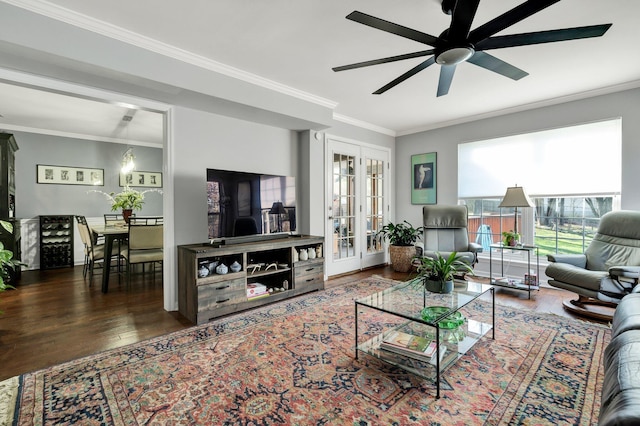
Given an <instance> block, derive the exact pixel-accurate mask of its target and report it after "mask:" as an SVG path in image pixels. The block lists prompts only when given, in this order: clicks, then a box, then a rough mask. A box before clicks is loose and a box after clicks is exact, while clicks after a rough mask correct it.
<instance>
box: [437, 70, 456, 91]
mask: <svg viewBox="0 0 640 426" xmlns="http://www.w3.org/2000/svg"><path fill="white" fill-rule="evenodd" d="M455 72H456V66H455V65H443V66H441V67H440V80H439V81H438V97H440V96H444V95H446V94H447V93H449V87H451V81H452V80H453V74H455Z"/></svg>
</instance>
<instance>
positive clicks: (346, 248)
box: [332, 154, 356, 259]
mask: <svg viewBox="0 0 640 426" xmlns="http://www.w3.org/2000/svg"><path fill="white" fill-rule="evenodd" d="M355 164H356V162H355V157H354V156H351V155H344V154H334V155H333V168H332V169H333V206H332V209H333V224H334V235H333V238H334V244H333V258H334V259H344V258H348V257H353V256H355V238H356V235H355V233H354V232H355V219H356V198H355V195H356V194H355V187H356V186H355V185H356V177H355Z"/></svg>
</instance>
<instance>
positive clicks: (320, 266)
mask: <svg viewBox="0 0 640 426" xmlns="http://www.w3.org/2000/svg"><path fill="white" fill-rule="evenodd" d="M317 274H320V275H324V263H323V262H322V259H320V260H319V261H308V262H298V263H296V264H295V277H296V280H297V279H298V278H299V277H304V276H305V275H317Z"/></svg>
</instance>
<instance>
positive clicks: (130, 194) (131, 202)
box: [89, 186, 162, 211]
mask: <svg viewBox="0 0 640 426" xmlns="http://www.w3.org/2000/svg"><path fill="white" fill-rule="evenodd" d="M89 192H97V193H99V194H102V195H104V196H105V197H106V198H107V200H108V201H109V203H111V210H112V211H117V210H142V205H143V204H144V196H145V194H147V193H149V192H157V193H158V194H162V191H161V190H159V189H147V190H145V191H138V190H137V189H133V188H131V187H130V186H125V187H124V189H123V190H122V191H120V192H118V193H117V194H116V193H114V192H110V193H108V194H107V193H106V192H103V191H98V190H92V191H89Z"/></svg>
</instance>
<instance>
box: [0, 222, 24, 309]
mask: <svg viewBox="0 0 640 426" xmlns="http://www.w3.org/2000/svg"><path fill="white" fill-rule="evenodd" d="M0 227H1V228H2V229H4V231H2V229H0V232H5V231H6V232H9V233H13V225H12V224H11V223H10V222H6V221H4V220H0ZM22 265H24V263H22V262H20V261H19V260H16V259H14V258H13V252H12V251H11V250H5V248H4V244H2V242H0V293H1V292H3V291H6V290H8V289H10V288H15V287H13V286H12V285H11V284H9V283H8V282H9V277H10V275H9V274H10V270H11V269H15V268H19V267H21V266H22ZM1 313H2V311H0V314H1Z"/></svg>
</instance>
